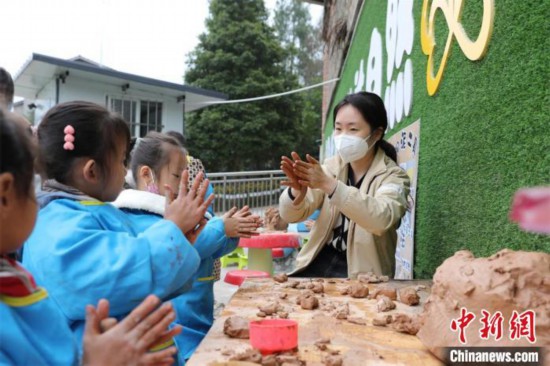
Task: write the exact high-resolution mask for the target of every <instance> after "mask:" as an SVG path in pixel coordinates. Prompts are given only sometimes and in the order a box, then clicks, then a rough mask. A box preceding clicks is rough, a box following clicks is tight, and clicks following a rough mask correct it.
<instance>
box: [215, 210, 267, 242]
mask: <svg viewBox="0 0 550 366" xmlns="http://www.w3.org/2000/svg"><path fill="white" fill-rule="evenodd" d="M223 225H224V229H225V235H226V236H228V237H230V238H237V237H239V238H250V237H251V236H253V235H259V233H258V232H257V231H256V230H257V229H258V228H259V227H260V226H261V220H260V217H259V216H257V215H252V212H250V208H249V207H248V206H244V207H243V208H241V209H240V210H238V211H237V207H233V208H232V209H231V210H229V211H228V212H226V213H225V214H224V215H223Z"/></svg>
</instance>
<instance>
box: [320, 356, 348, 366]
mask: <svg viewBox="0 0 550 366" xmlns="http://www.w3.org/2000/svg"><path fill="white" fill-rule="evenodd" d="M323 363H324V364H325V366H342V365H343V363H344V360H343V359H342V356H340V355H327V356H325V358H324V359H323Z"/></svg>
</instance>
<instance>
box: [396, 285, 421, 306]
mask: <svg viewBox="0 0 550 366" xmlns="http://www.w3.org/2000/svg"><path fill="white" fill-rule="evenodd" d="M399 301H401V302H402V303H403V304H406V305H410V306H412V305H418V304H419V303H420V296H418V294H417V293H416V290H415V289H414V287H405V288H400V289H399Z"/></svg>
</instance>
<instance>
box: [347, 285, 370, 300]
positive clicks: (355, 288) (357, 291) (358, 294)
mask: <svg viewBox="0 0 550 366" xmlns="http://www.w3.org/2000/svg"><path fill="white" fill-rule="evenodd" d="M348 293H349V295H350V296H351V297H354V298H357V299H361V298H364V297H367V295H368V294H369V288H368V287H367V286H365V285H362V284H360V283H354V284H353V285H351V286H350V287H349V289H348Z"/></svg>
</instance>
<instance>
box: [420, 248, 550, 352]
mask: <svg viewBox="0 0 550 366" xmlns="http://www.w3.org/2000/svg"><path fill="white" fill-rule="evenodd" d="M549 268H550V254H548V253H543V252H527V251H512V250H509V249H504V250H501V251H499V252H498V253H496V254H494V255H492V256H490V257H485V258H475V256H474V255H473V254H472V253H471V252H469V251H465V250H464V251H459V252H457V253H455V254H454V256H452V257H450V258H448V259H446V260H445V261H444V262H443V264H442V265H441V266H439V268H437V270H436V272H435V275H434V277H433V285H432V286H431V294H430V296H429V298H428V300H427V302H426V304H425V306H424V312H423V313H422V326H421V328H420V331H419V332H418V335H417V336H418V338H419V339H420V341H422V343H423V344H424V345H425V346H426V347H427V348H428V349H429V350H430V351H431V352H432V353H434V354H435V355H436V356H437V357H439V358H441V359H443V358H444V354H445V353H444V348H445V347H460V346H461V343H460V341H459V337H458V332H454V331H452V330H451V328H450V324H451V321H452V320H456V319H459V318H460V317H461V312H462V308H464V309H466V311H467V312H468V313H471V314H474V315H475V316H476V319H475V321H473V322H472V323H471V324H470V326H469V327H467V328H466V329H465V337H466V342H467V345H468V347H499V348H500V347H530V346H532V344H530V342H529V340H528V339H527V338H526V337H522V338H521V339H510V337H507V336H506V335H505V336H504V337H502V338H501V339H499V340H498V341H497V340H495V338H494V337H492V336H490V337H489V339H483V338H480V337H479V331H480V329H481V323H478V321H479V320H478V319H481V317H482V316H483V314H482V312H481V311H482V310H485V311H487V312H488V313H489V314H490V315H491V316H494V315H495V313H496V312H497V311H499V312H500V313H501V314H502V318H503V322H504V326H503V327H504V329H506V328H508V324H509V323H510V321H511V319H512V317H513V314H514V312H516V314H522V313H524V312H525V311H533V312H534V316H535V317H536V322H534V324H533V328H534V329H533V332H534V334H536V344H537V346H542V347H549V346H550V313H549V311H548V304H549V302H548V299H550V270H549ZM475 323H477V324H476V325H475V326H473V325H474V324H475ZM507 323H508V324H507ZM442 325H443V326H442ZM505 332H506V331H505Z"/></svg>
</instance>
